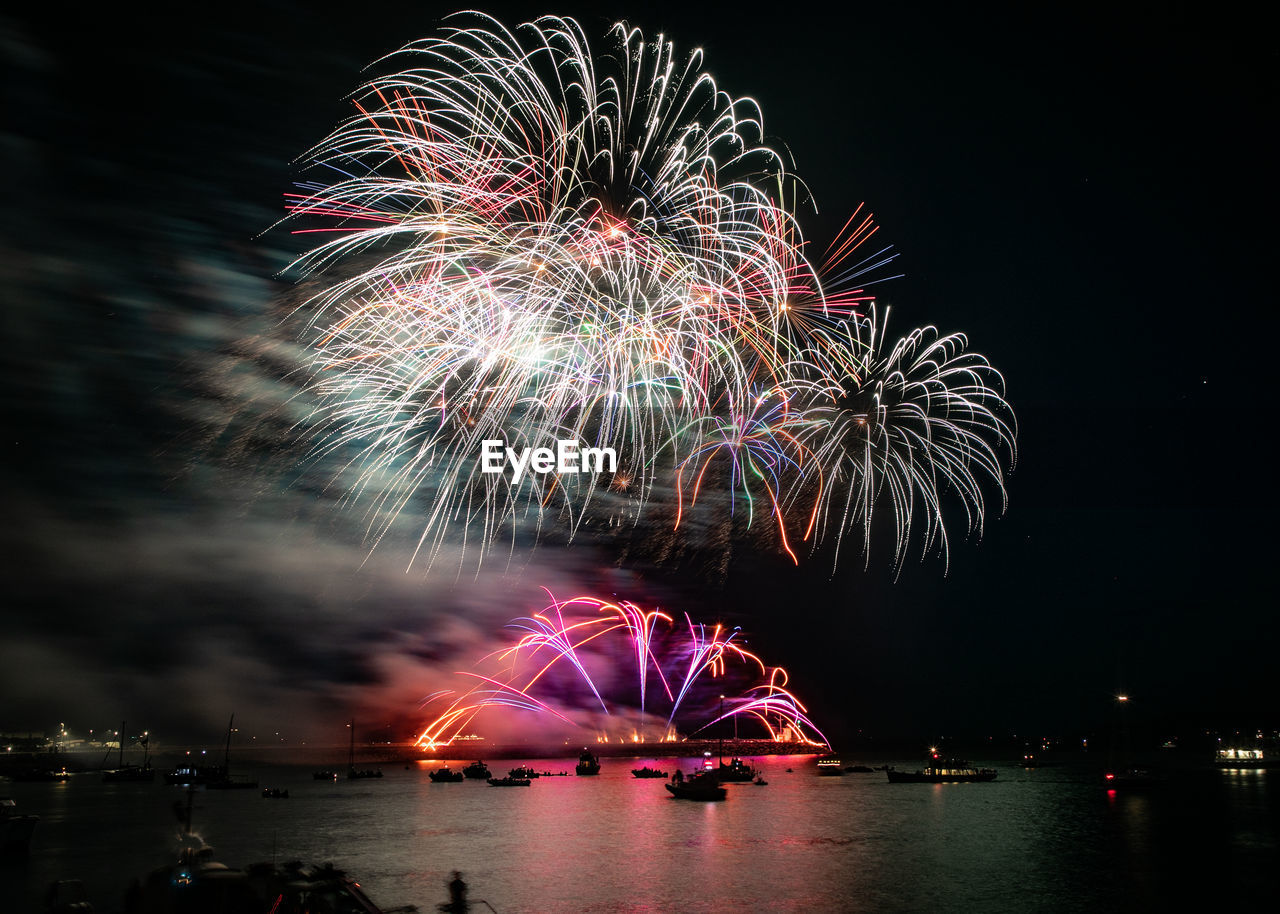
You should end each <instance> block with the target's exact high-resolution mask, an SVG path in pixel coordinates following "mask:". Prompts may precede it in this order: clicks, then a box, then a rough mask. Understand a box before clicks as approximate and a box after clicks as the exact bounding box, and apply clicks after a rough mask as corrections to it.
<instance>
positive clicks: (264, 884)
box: [125, 787, 404, 914]
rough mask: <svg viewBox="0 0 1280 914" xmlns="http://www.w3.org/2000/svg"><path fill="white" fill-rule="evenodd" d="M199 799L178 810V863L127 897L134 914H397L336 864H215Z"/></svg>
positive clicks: (162, 869) (142, 882)
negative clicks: (196, 826)
mask: <svg viewBox="0 0 1280 914" xmlns="http://www.w3.org/2000/svg"><path fill="white" fill-rule="evenodd" d="M194 793H195V789H194V787H190V788H188V790H187V802H186V804H185V809H184V808H183V805H184V804H182V803H181V802H179V803H176V804H175V812H176V813H177V814H178V818H179V820H180V821H182V822H183V825H184V830H183V833H182V835H181V838H180V843H179V847H178V854H177V859H176V860H174V861H173V862H172V863H169V864H167V865H165V866H162V867H160V868H158V869H156V870H153V871H152V872H151V873H150V874H148V875H147V876H146V877H145V878H143V879H137V880H134V884H133V885H132V886H131V887H130V888H129V890H128V894H127V895H126V902H125V906H126V908H127V909H128V910H129V911H172V912H198V911H237V912H255V914H256V912H268V911H279V912H284V911H289V912H297V911H342V912H344V914H391V912H384V911H383V909H381V908H379V907H378V906H377V905H376V904H374V903H373V901H372V900H371V899H370V898H369V897H368V896H367V895H365V894H364V892H363V890H362V889H361V887H360V885H359V884H358V883H357V882H355V881H354V880H352V879H351V878H349V877H348V876H347V875H346V874H345V873H343V872H342V871H341V870H339V869H335V868H334V866H333V865H332V864H328V863H326V864H324V865H323V866H311V865H305V864H302V863H299V862H296V861H295V862H292V863H286V864H284V865H283V866H277V865H276V864H274V863H258V864H253V865H251V866H248V867H245V868H244V869H239V870H237V869H232V868H231V867H228V866H226V865H224V864H222V863H219V862H217V861H215V860H214V858H213V848H211V847H209V846H208V845H207V844H205V842H204V840H203V839H202V838H201V837H200V836H199V835H197V834H195V833H194V832H192V830H191V814H192V798H193V797H194ZM400 910H404V909H400Z"/></svg>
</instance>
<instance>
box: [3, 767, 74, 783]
mask: <svg viewBox="0 0 1280 914" xmlns="http://www.w3.org/2000/svg"><path fill="white" fill-rule="evenodd" d="M5 776H6V777H7V778H8V779H9V780H11V781H28V782H30V781H36V782H39V781H65V780H67V779H68V778H70V777H71V772H70V771H68V770H67V769H66V768H65V767H62V768H59V769H58V770H56V771H55V770H54V769H52V768H25V769H23V770H21V771H11V772H9V773H8V774H7V775H5Z"/></svg>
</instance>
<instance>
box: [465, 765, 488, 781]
mask: <svg viewBox="0 0 1280 914" xmlns="http://www.w3.org/2000/svg"><path fill="white" fill-rule="evenodd" d="M462 774H463V776H464V777H468V778H472V779H474V780H478V781H483V780H485V779H486V778H491V777H493V772H491V771H490V770H489V766H488V765H486V764H485V763H484V762H480V761H476V762H472V763H471V764H470V765H468V766H467V767H466V768H463V769H462Z"/></svg>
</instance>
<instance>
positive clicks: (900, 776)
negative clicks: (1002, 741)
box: [885, 752, 996, 784]
mask: <svg viewBox="0 0 1280 914" xmlns="http://www.w3.org/2000/svg"><path fill="white" fill-rule="evenodd" d="M885 775H886V776H887V777H888V778H889V783H890V784H955V783H968V782H974V783H979V782H983V781H994V780H995V779H996V770H995V769H994V768H975V767H973V766H972V765H970V764H969V763H968V762H966V761H965V760H964V759H956V758H944V757H942V756H941V755H939V754H938V753H936V752H934V753H932V754H931V755H930V756H929V758H928V760H927V764H926V765H925V767H924V769H923V770H919V771H898V770H896V769H895V768H893V766H889V767H888V768H886V769H885Z"/></svg>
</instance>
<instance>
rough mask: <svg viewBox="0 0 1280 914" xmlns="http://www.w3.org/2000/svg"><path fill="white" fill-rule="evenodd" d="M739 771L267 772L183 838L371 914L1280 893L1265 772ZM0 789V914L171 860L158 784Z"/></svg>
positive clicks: (1074, 767) (1079, 768) (1001, 903)
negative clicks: (299, 870) (194, 836)
mask: <svg viewBox="0 0 1280 914" xmlns="http://www.w3.org/2000/svg"><path fill="white" fill-rule="evenodd" d="M463 761H464V762H465V760H463ZM522 761H528V763H529V764H531V765H532V766H533V767H534V768H536V769H537V770H539V771H543V770H553V771H555V770H567V771H570V772H572V770H573V761H572V760H564V759H559V760H519V759H515V760H510V761H504V762H496V763H491V765H490V767H491V768H492V769H493V770H494V774H495V775H501V774H505V773H506V770H507V769H508V768H511V767H514V766H515V765H517V764H520V763H521V762H522ZM756 762H757V764H760V765H762V766H763V768H764V771H765V776H766V778H767V779H768V782H769V783H768V785H767V786H756V785H753V784H733V785H728V789H729V797H728V799H727V800H726V801H724V802H722V803H695V802H688V801H678V800H673V799H671V798H670V797H669V796H668V794H667V792H666V791H665V790H664V789H663V787H662V784H663V782H662V781H661V780H656V779H655V780H637V779H634V778H633V777H632V776H631V774H630V769H631V768H633V767H639V766H640V765H642V764H646V763H650V764H652V765H653V766H654V767H658V768H661V769H663V770H668V771H670V770H674V767H673V766H674V764H675V760H672V759H663V760H656V761H652V760H645V759H636V760H628V759H605V760H604V762H603V765H604V767H603V771H602V772H601V774H600V776H598V777H595V778H583V777H575V776H573V775H572V774H571V775H570V776H569V777H557V778H541V779H538V780H535V781H534V783H533V785H532V786H531V787H529V788H512V789H496V788H492V787H490V786H488V785H487V784H486V783H484V782H483V781H466V782H463V783H458V784H433V783H431V782H430V781H429V780H428V778H427V771H428V766H427V765H426V764H425V763H415V764H412V765H411V766H410V767H409V768H408V769H406V768H404V767H403V765H395V766H384V772H385V775H386V776H385V777H384V778H382V779H381V780H371V781H356V782H347V781H345V780H344V781H338V782H323V781H315V780H314V779H312V777H311V773H310V768H304V767H300V766H294V767H285V766H281V767H267V766H262V767H259V768H257V769H256V770H254V771H253V772H251V773H252V774H253V775H254V776H256V777H257V778H258V779H259V780H260V782H261V783H262V785H263V786H268V785H269V786H276V787H281V788H287V789H288V790H289V791H290V798H289V799H280V800H268V799H264V798H262V797H261V796H260V794H259V792H258V791H249V790H234V791H203V790H202V791H199V792H197V793H196V795H195V812H194V820H195V831H197V832H198V833H200V834H201V835H202V836H203V837H204V839H205V840H206V841H207V842H208V843H209V844H211V845H213V846H214V848H215V849H216V851H217V853H216V858H217V859H219V860H221V861H222V862H224V863H226V864H229V865H232V866H243V865H247V864H249V863H253V862H257V861H263V860H268V861H269V860H271V859H273V858H274V859H276V860H277V861H280V862H283V861H286V860H291V859H300V860H303V861H306V862H309V863H322V862H326V861H332V862H333V863H334V864H335V865H336V866H338V867H339V868H341V869H344V870H346V871H347V872H348V873H350V874H351V875H352V876H353V877H355V878H356V879H357V880H358V881H359V882H360V883H361V885H362V886H363V887H364V889H365V890H366V891H367V892H368V894H369V895H370V897H372V898H373V899H374V901H376V902H377V903H378V904H380V905H382V906H384V907H392V906H397V905H404V904H416V905H418V906H419V908H420V909H421V910H423V911H434V910H435V908H436V905H437V904H439V903H440V902H442V901H445V900H446V897H447V896H446V890H445V883H446V882H447V880H448V878H449V874H450V872H451V871H452V870H454V869H458V870H461V871H462V872H463V874H464V877H465V879H466V880H467V882H468V883H469V885H470V897H471V899H472V900H473V902H477V903H476V904H475V905H474V908H473V909H474V910H476V911H487V910H490V908H491V909H492V910H494V911H496V912H499V914H515V912H597V911H598V912H616V911H634V912H703V911H705V912H712V911H715V912H722V911H771V912H776V911H806V912H808V911H831V912H862V911H867V912H880V911H928V912H948V911H955V912H984V911H1001V912H1019V911H1143V910H1157V909H1162V908H1183V907H1185V906H1186V905H1187V904H1188V903H1195V904H1202V905H1212V906H1213V907H1215V908H1217V907H1223V908H1232V907H1239V906H1241V905H1260V906H1261V908H1260V909H1271V910H1274V909H1275V908H1274V904H1275V903H1276V899H1277V897H1280V896H1278V895H1277V893H1278V892H1280V876H1277V872H1280V771H1272V772H1270V773H1264V772H1227V771H1216V770H1207V769H1201V770H1187V771H1182V772H1178V773H1175V774H1174V775H1172V776H1170V778H1169V781H1168V783H1166V784H1165V786H1164V788H1163V789H1162V790H1160V791H1158V792H1153V793H1149V794H1144V795H1136V794H1135V795H1115V794H1108V793H1107V792H1106V791H1105V790H1103V789H1101V788H1100V787H1099V780H1098V774H1099V772H1098V769H1097V767H1096V765H1090V764H1084V763H1079V764H1063V765H1058V766H1053V767H1044V768H1038V769H1034V770H1024V769H1022V768H1020V767H1010V766H1000V765H998V764H997V765H996V766H995V767H998V768H999V769H1000V775H999V778H998V780H997V781H995V782H994V783H990V784H950V785H928V784H889V783H888V782H887V779H886V778H885V776H884V774H883V773H882V772H878V771H877V772H875V773H874V774H846V775H845V776H844V777H840V778H823V777H818V776H817V773H816V769H815V767H814V760H813V758H812V757H801V756H795V757H785V756H784V757H770V758H764V759H759V760H756ZM679 764H680V767H681V768H683V769H684V770H685V771H689V770H692V769H693V768H694V767H695V764H696V761H695V760H693V759H685V760H681V761H680V763H679ZM986 764H991V763H986ZM432 767H434V766H432ZM898 767H902V768H910V767H917V766H915V765H912V763H911V762H910V761H909V760H900V761H899V763H898ZM787 768H791V769H792V770H791V771H790V772H788V771H787V770H786V769H787ZM243 773H246V774H247V773H250V772H243ZM0 794H7V795H9V796H12V797H13V798H14V799H15V800H17V801H18V803H19V804H20V807H21V810H22V811H23V812H29V813H36V814H38V815H39V816H40V817H41V821H40V823H39V825H38V827H37V829H36V833H35V837H34V839H33V843H32V849H31V852H30V854H29V856H27V857H26V858H20V859H17V860H14V859H9V860H6V861H4V862H3V864H0V867H2V868H3V869H2V870H0V876H2V877H3V878H2V879H0V912H4V914H9V912H15V914H17V912H23V911H33V912H34V911H40V910H41V909H42V907H41V901H40V899H41V898H42V897H43V893H44V890H45V887H46V886H47V885H48V884H49V883H50V882H51V881H53V880H55V879H59V878H79V879H81V880H83V881H84V883H85V886H86V888H87V890H88V894H89V897H90V898H91V899H93V901H94V903H95V905H96V907H97V910H98V911H99V912H102V911H114V910H117V909H119V907H120V906H121V898H122V896H123V892H124V889H125V887H126V885H127V884H128V882H129V881H130V879H132V878H133V877H134V876H143V875H145V874H146V873H147V872H148V871H150V870H152V869H154V868H156V867H157V866H159V865H161V864H163V863H166V862H168V861H169V859H170V858H171V856H172V849H173V848H174V847H175V846H176V844H175V838H176V835H177V832H178V829H179V826H178V825H177V820H176V818H175V816H174V813H173V810H172V806H173V803H174V801H175V800H178V799H181V798H182V797H183V791H182V789H181V788H178V787H169V786H166V785H165V784H164V783H163V782H161V781H157V783H155V784H141V785H128V784H119V785H112V784H103V783H101V781H100V780H99V778H98V776H97V775H95V774H87V773H86V774H80V775H77V776H74V777H73V778H71V779H70V780H69V781H67V782H65V783H61V784H56V783H53V784H29V783H13V784H0ZM481 899H483V901H484V902H486V903H487V905H488V907H486V906H485V905H484V904H480V903H478V902H479V900H481Z"/></svg>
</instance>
